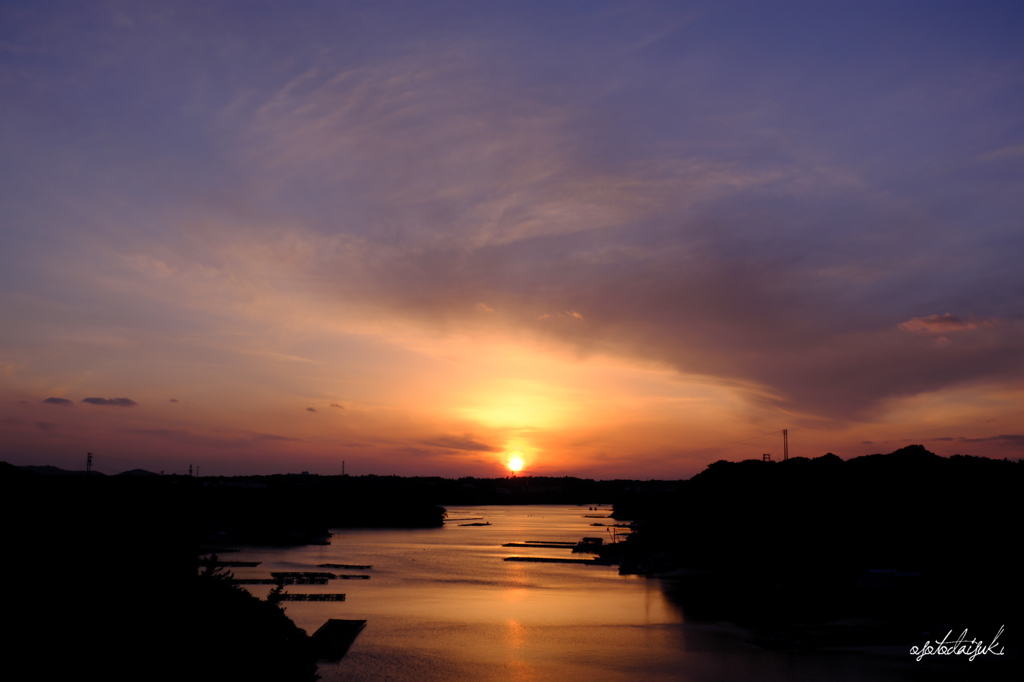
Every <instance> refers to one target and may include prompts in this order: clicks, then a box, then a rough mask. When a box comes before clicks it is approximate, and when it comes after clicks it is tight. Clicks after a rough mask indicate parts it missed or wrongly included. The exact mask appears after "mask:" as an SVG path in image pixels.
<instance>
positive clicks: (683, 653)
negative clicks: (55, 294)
mask: <svg viewBox="0 0 1024 682" xmlns="http://www.w3.org/2000/svg"><path fill="white" fill-rule="evenodd" d="M448 511H449V521H448V522H447V523H446V525H445V527H444V528H437V529H409V530H401V529H400V530H394V529H383V530H348V529H336V530H334V531H333V532H334V536H333V537H332V538H331V544H330V545H328V546H309V547H297V548H286V549H267V548H260V549H252V548H243V549H242V551H241V552H240V553H239V554H237V555H232V557H231V558H232V559H235V558H237V559H246V560H258V561H262V562H263V563H262V565H260V566H259V567H258V568H249V569H234V573H235V575H236V577H239V578H245V577H267V575H268V573H269V572H270V571H317V570H321V571H323V570H330V571H332V572H335V573H368V574H370V575H371V576H372V578H371V579H370V580H332V581H331V582H330V583H329V584H328V585H326V586H293V587H290V588H287V589H288V590H289V591H292V592H316V591H322V592H345V593H346V594H347V595H348V596H347V601H345V602H286V603H285V608H286V611H287V613H288V616H289V617H290V618H291V619H292V620H293V621H295V623H296V624H297V625H298V626H299V627H301V628H303V629H305V630H306V631H307V632H310V633H312V632H313V631H315V630H316V629H317V628H318V627H319V626H320V625H322V624H323V623H324V621H326V620H327V619H328V618H362V619H366V620H367V621H368V622H367V626H366V629H365V630H363V633H362V634H361V635H360V636H359V638H358V639H357V640H356V642H355V644H354V645H353V646H352V648H351V649H350V651H349V653H348V655H347V656H346V657H345V658H344V659H343V660H342V661H341V662H339V663H336V664H322V665H321V668H320V674H321V677H322V679H323V680H325V682H332V681H338V680H356V681H358V680H523V681H525V680H557V681H559V682H577V681H583V680H586V682H595V681H602V680H611V681H614V680H694V681H697V680H700V681H714V680H723V681H725V680H900V679H905V677H904V676H903V675H902V674H897V673H898V671H894V670H893V669H892V668H893V664H892V662H891V661H877V660H875V659H872V658H868V657H864V656H860V655H856V656H851V655H836V654H831V655H823V654H801V655H793V654H788V653H782V652H771V651H764V650H762V649H759V648H757V647H754V646H752V645H748V644H746V643H745V642H744V637H745V633H743V632H741V631H739V630H737V629H735V628H732V627H731V626H728V625H725V624H720V625H716V624H706V623H704V624H693V623H687V622H686V620H685V618H684V616H683V614H682V613H681V612H680V611H679V609H678V608H676V607H675V606H673V605H672V604H671V603H670V602H668V601H667V600H666V599H665V598H664V596H663V595H662V591H661V588H660V584H659V582H658V581H657V580H653V579H646V578H643V577H638V576H620V575H619V574H618V569H617V568H615V567H608V566H580V565H572V564H536V563H519V562H506V561H502V559H503V558H504V557H507V556H513V555H515V554H521V555H528V556H554V557H567V558H568V557H573V556H575V557H576V558H580V557H585V556H588V555H579V554H576V555H572V554H571V553H570V552H569V551H568V550H561V549H541V548H538V549H519V548H509V547H502V544H504V543H506V542H523V541H527V540H541V541H578V540H579V539H580V538H581V537H583V536H585V535H586V536H607V535H608V534H607V532H606V530H605V529H604V528H595V527H592V526H591V525H590V524H592V523H594V522H600V520H599V519H592V518H586V515H587V514H595V513H601V512H594V511H588V509H587V507H570V506H489V507H477V508H471V507H449V508H448ZM602 511H603V512H604V513H608V510H607V509H604V510H602ZM475 517H482V521H488V522H490V524H491V525H490V526H469V527H466V526H459V525H458V524H459V523H471V522H476V520H475ZM470 519H473V520H470ZM608 522H611V521H608ZM608 537H610V536H608ZM322 563H342V564H370V565H372V566H373V569H371V570H369V571H358V570H349V569H318V568H316V566H317V564H322ZM250 589H251V590H252V592H253V593H254V594H256V595H257V596H260V597H264V596H266V594H267V592H269V589H270V588H263V587H252V588H250ZM897 667H899V668H902V667H903V666H897ZM903 672H906V671H903Z"/></svg>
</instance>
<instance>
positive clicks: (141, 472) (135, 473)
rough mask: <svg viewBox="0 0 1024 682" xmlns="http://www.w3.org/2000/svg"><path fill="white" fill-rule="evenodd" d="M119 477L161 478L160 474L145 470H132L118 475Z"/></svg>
mask: <svg viewBox="0 0 1024 682" xmlns="http://www.w3.org/2000/svg"><path fill="white" fill-rule="evenodd" d="M117 475H118V476H159V475H160V474H158V473H155V472H153V471H146V470H145V469H131V470H130V471H122V472H121V473H119V474H117Z"/></svg>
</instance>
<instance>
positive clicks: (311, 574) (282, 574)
mask: <svg viewBox="0 0 1024 682" xmlns="http://www.w3.org/2000/svg"><path fill="white" fill-rule="evenodd" d="M270 576H271V577H272V578H275V579H278V578H284V579H286V580H287V579H295V580H303V579H307V578H319V579H320V580H334V579H335V578H337V577H338V576H336V575H335V574H333V573H325V572H322V571H271V572H270Z"/></svg>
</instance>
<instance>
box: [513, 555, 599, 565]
mask: <svg viewBox="0 0 1024 682" xmlns="http://www.w3.org/2000/svg"><path fill="white" fill-rule="evenodd" d="M505 561H529V562H533V563H538V564H590V565H592V566H611V563H610V562H608V561H602V560H601V559H559V558H556V557H546V556H509V557H505Z"/></svg>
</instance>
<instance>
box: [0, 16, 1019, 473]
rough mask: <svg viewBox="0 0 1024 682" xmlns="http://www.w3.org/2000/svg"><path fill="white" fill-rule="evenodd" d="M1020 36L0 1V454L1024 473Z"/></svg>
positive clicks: (770, 21) (296, 466)
mask: <svg viewBox="0 0 1024 682" xmlns="http://www.w3.org/2000/svg"><path fill="white" fill-rule="evenodd" d="M1021 35H1024V4H1021V3H1018V2H898V3H893V2H878V3H874V2H708V3H686V2H629V3H626V2H609V3H600V2H464V3H463V2H429V1H427V2H373V3H370V2H366V3H355V2H302V1H296V2H255V1H253V2H218V1H211V2H172V3H167V2H137V1H133V2H89V3H81V2H42V3H37V2H3V3H0V93H2V97H0V149H3V154H2V155H0V172H2V182H0V226H2V228H0V229H2V236H0V283H2V284H0V311H2V318H0V319H2V321H3V322H2V329H0V377H2V383H0V408H2V415H0V427H2V443H0V459H4V460H7V461H10V462H13V463H16V464H55V465H59V466H68V467H73V468H80V467H81V466H82V462H84V453H85V452H87V451H92V452H95V453H96V455H97V462H100V463H102V462H107V464H106V466H107V468H108V470H109V472H111V473H113V472H116V471H120V470H122V469H128V468H134V467H136V466H139V467H143V468H149V469H153V470H166V471H184V470H185V469H187V466H188V464H189V463H197V464H202V465H203V466H204V472H205V473H211V474H213V473H225V474H231V473H270V472H277V471H298V470H310V471H316V472H320V473H337V472H340V469H341V465H340V463H341V461H342V460H346V462H347V463H348V470H349V471H350V472H351V473H379V474H390V473H398V474H424V475H430V474H438V475H445V476H458V475H478V476H479V475H501V473H502V470H503V466H502V465H503V462H505V461H507V459H508V457H510V456H511V454H512V453H519V454H520V455H521V456H523V458H524V460H525V461H526V471H527V472H529V473H534V474H538V475H541V474H543V475H579V476H593V477H627V476H628V477H638V478H648V477H673V478H674V477H680V476H689V475H691V474H693V473H695V472H697V471H699V470H701V469H702V468H703V467H704V466H705V465H706V464H707V463H708V462H710V461H714V460H716V459H722V458H725V459H740V458H746V457H760V455H761V454H762V453H763V452H772V453H774V455H775V456H776V457H778V456H781V437H780V436H779V435H778V433H779V432H780V431H781V429H783V428H788V429H790V442H791V454H793V455H804V456H818V455H821V454H823V453H825V452H828V451H832V452H835V453H836V454H839V455H840V456H843V457H848V456H855V455H860V454H866V453H871V452H888V451H890V450H893V449H896V448H897V447H901V446H903V445H906V444H908V443H914V442H919V443H923V444H925V445H926V446H927V447H928V448H929V449H931V450H933V451H936V452H939V453H940V454H953V453H956V452H963V453H970V454H982V455H988V456H994V457H1019V456H1020V455H1021V453H1022V452H1024V314H1022V313H1024V307H1022V302H1024V274H1022V273H1024V267H1022V266H1021V260H1022V258H1021V257H1022V255H1024V113H1022V112H1024V40H1021ZM103 458H109V459H106V460H104V459H103Z"/></svg>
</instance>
